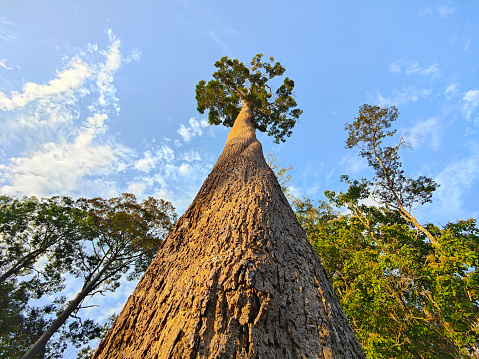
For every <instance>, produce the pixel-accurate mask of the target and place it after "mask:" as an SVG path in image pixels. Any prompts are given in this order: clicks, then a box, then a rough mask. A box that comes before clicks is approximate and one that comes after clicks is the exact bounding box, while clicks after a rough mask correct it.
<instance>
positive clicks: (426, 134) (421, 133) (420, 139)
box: [406, 117, 441, 150]
mask: <svg viewBox="0 0 479 359" xmlns="http://www.w3.org/2000/svg"><path fill="white" fill-rule="evenodd" d="M440 131H441V126H440V121H439V119H438V118H437V117H431V118H428V119H427V120H418V121H417V122H416V123H415V125H414V126H413V127H411V128H410V129H409V130H407V131H406V133H407V134H408V135H409V136H408V137H407V138H406V140H407V141H408V142H409V144H410V145H411V146H412V147H418V146H419V145H421V144H423V143H427V144H429V145H430V146H431V147H432V148H433V149H434V150H439V148H440V145H441V136H440Z"/></svg>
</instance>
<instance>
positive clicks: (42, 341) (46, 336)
mask: <svg viewBox="0 0 479 359" xmlns="http://www.w3.org/2000/svg"><path fill="white" fill-rule="evenodd" d="M114 260H115V257H114V256H113V257H111V258H110V259H109V260H108V262H106V263H105V266H104V267H103V268H102V269H101V271H100V272H98V274H97V275H96V276H95V277H94V278H93V279H92V280H90V281H89V282H88V283H87V284H86V285H85V286H84V287H83V289H82V290H81V291H80V293H78V294H77V296H76V297H75V299H73V300H72V301H71V302H70V304H68V307H67V308H66V309H65V310H64V311H63V312H62V313H61V314H60V315H59V316H58V318H57V319H55V321H54V322H53V323H52V324H51V325H50V326H49V327H48V329H47V330H46V331H45V333H43V334H42V336H41V337H40V338H39V339H38V340H37V341H36V342H35V344H33V346H32V347H31V348H30V349H29V350H28V351H27V352H26V353H25V354H24V355H23V356H22V358H21V359H34V358H35V357H36V356H37V354H38V353H39V352H41V351H42V350H43V348H44V347H45V345H46V344H47V342H48V340H50V338H51V337H52V335H53V334H55V333H56V331H57V330H58V329H59V328H60V327H61V326H62V325H63V324H64V323H65V321H66V320H67V319H68V318H69V317H70V315H71V314H72V313H73V311H74V310H75V309H77V308H78V306H79V305H80V303H81V302H82V301H83V299H85V297H86V296H87V295H88V294H90V292H91V291H92V290H93V288H95V285H96V284H97V283H98V281H99V280H100V279H101V277H102V276H103V273H105V271H106V270H107V269H108V267H109V266H110V265H111V263H112V262H113V261H114Z"/></svg>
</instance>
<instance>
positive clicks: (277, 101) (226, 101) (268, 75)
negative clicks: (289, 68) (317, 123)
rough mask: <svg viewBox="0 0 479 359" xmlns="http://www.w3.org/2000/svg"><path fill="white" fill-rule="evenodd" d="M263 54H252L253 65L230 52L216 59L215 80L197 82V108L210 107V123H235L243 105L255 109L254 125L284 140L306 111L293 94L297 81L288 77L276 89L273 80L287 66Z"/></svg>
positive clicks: (227, 124) (200, 110)
mask: <svg viewBox="0 0 479 359" xmlns="http://www.w3.org/2000/svg"><path fill="white" fill-rule="evenodd" d="M262 57H263V54H257V55H256V56H255V57H253V59H252V61H251V63H250V66H247V65H244V64H243V63H242V62H240V61H238V60H237V59H229V58H228V57H227V56H225V57H222V58H221V60H219V61H217V62H216V63H215V67H216V68H217V69H218V70H217V71H216V72H215V73H213V78H214V79H213V80H210V81H209V82H208V83H206V81H204V80H201V81H200V82H199V83H198V85H196V100H197V102H198V111H199V112H200V113H204V112H205V110H209V113H208V120H209V123H210V124H211V125H220V124H223V125H225V126H227V127H232V126H233V124H234V122H235V120H236V118H237V117H238V114H239V113H240V111H241V108H242V106H243V105H245V106H247V107H248V108H249V109H250V110H251V111H252V113H253V125H254V127H255V128H256V129H258V130H259V131H261V132H267V133H268V135H269V136H272V137H274V138H275V142H276V143H279V141H282V142H284V141H285V137H289V136H290V135H291V133H292V128H293V127H294V125H295V124H296V121H297V119H298V118H299V116H300V115H301V113H302V112H303V111H301V110H300V109H298V108H295V107H296V105H297V104H296V100H295V99H294V96H293V89H294V81H293V80H291V79H289V78H288V77H286V78H285V79H284V81H283V83H282V84H281V85H280V86H279V87H278V88H277V89H276V91H273V89H272V88H271V86H270V82H271V80H272V79H274V78H275V77H276V76H282V75H283V74H284V72H285V68H284V67H283V66H281V64H280V63H279V62H274V58H273V57H270V58H269V61H265V62H262Z"/></svg>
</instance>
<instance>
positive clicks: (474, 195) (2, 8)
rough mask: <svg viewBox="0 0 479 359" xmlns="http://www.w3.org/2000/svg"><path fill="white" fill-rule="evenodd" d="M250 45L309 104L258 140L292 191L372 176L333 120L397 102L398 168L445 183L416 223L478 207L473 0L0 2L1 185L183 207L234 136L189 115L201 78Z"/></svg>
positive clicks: (478, 33) (476, 6)
mask: <svg viewBox="0 0 479 359" xmlns="http://www.w3.org/2000/svg"><path fill="white" fill-rule="evenodd" d="M257 53H264V55H265V56H266V57H270V56H274V57H275V59H276V60H279V61H280V62H281V63H282V64H283V65H284V66H285V67H286V75H287V76H289V77H290V78H292V79H293V80H294V81H295V84H296V87H295V89H296V96H297V102H298V105H299V107H300V108H301V109H303V110H304V113H303V115H302V118H301V121H300V123H299V124H297V126H296V127H295V128H294V131H293V135H292V136H291V138H289V139H288V140H287V141H286V142H285V143H284V144H281V145H275V144H274V143H273V140H272V139H271V138H268V137H266V136H265V135H263V134H258V137H259V139H260V141H261V142H262V144H263V149H264V151H265V152H266V151H269V152H273V153H274V154H275V155H276V156H277V157H278V158H280V159H281V160H282V161H284V164H285V166H287V165H292V166H293V168H294V169H293V171H292V174H293V175H294V182H295V184H294V188H293V189H294V193H295V194H296V195H300V196H301V195H304V196H309V197H311V198H313V199H323V195H322V193H323V191H325V190H336V191H337V190H340V189H343V188H344V187H343V186H342V184H341V183H340V182H339V176H340V175H341V174H349V175H351V176H352V177H354V178H361V177H363V176H368V177H371V171H370V170H369V169H368V168H367V166H366V163H365V161H364V160H362V159H361V158H360V157H358V156H357V152H355V151H354V150H346V149H344V141H345V139H346V132H345V131H344V129H343V125H344V124H345V123H346V122H351V121H353V120H354V117H355V116H356V115H357V111H358V108H359V106H360V105H362V104H364V103H368V104H372V105H373V104H374V105H382V106H390V105H395V106H396V107H398V109H399V111H400V116H399V119H398V122H397V124H396V126H397V128H398V134H399V135H403V134H405V133H407V134H408V135H411V136H414V137H410V141H411V145H412V146H411V148H409V149H406V150H404V152H403V154H402V158H403V163H404V169H405V170H406V173H407V174H409V175H411V176H413V177H417V176H419V175H426V176H430V177H432V178H433V179H435V180H436V181H437V182H438V183H439V184H440V185H441V187H440V189H439V190H438V191H437V192H436V194H435V196H434V197H433V203H432V204H429V205H426V206H424V207H423V208H422V209H420V210H418V211H417V215H418V217H419V218H420V220H421V221H422V222H428V221H431V222H434V223H438V224H445V223H446V222H448V221H454V220H457V219H465V218H469V217H475V218H476V217H477V216H478V213H479V208H478V205H477V203H478V200H479V196H478V191H477V189H478V179H479V136H478V135H479V81H478V80H479V73H478V71H479V60H478V59H479V56H478V55H479V3H478V2H477V1H420V2H419V1H334V2H333V1H312V0H311V1H301V0H299V1H294V2H293V1H242V2H241V3H239V2H233V1H213V0H211V1H188V0H178V1H143V2H141V3H140V2H133V1H44V2H38V1H8V0H7V1H2V3H1V4H0V126H1V131H0V192H2V193H6V194H9V195H15V196H22V195H36V196H51V195H69V196H73V197H80V196H85V197H93V196H101V197H111V196H116V195H118V194H120V193H122V192H132V193H135V194H136V195H137V196H138V197H139V198H143V197H145V196H149V195H153V196H157V197H161V198H165V199H168V200H171V201H172V202H173V204H174V205H175V207H176V208H177V210H178V213H179V214H181V213H183V211H184V210H185V209H186V208H187V207H188V205H189V204H190V203H191V201H192V199H193V198H194V196H195V194H196V192H197V191H198V189H199V187H200V186H201V184H202V182H203V181H204V179H205V178H206V176H207V174H208V173H209V171H210V170H211V168H212V166H213V165H214V163H215V161H216V159H217V158H218V156H219V154H220V153H221V151H222V149H223V146H224V143H225V140H226V137H227V134H228V129H226V128H220V127H211V126H209V125H208V124H207V121H206V119H207V117H206V114H205V115H200V114H198V113H197V111H196V101H195V85H196V84H197V83H198V81H200V80H202V79H205V80H209V79H210V78H211V74H212V73H213V72H214V66H213V64H214V62H215V61H216V60H218V59H220V58H221V57H222V56H225V55H227V56H229V57H233V58H238V59H239V60H241V61H243V62H248V61H249V60H251V58H252V57H253V56H254V55H255V54H257ZM396 140H397V138H396ZM130 289H131V288H130Z"/></svg>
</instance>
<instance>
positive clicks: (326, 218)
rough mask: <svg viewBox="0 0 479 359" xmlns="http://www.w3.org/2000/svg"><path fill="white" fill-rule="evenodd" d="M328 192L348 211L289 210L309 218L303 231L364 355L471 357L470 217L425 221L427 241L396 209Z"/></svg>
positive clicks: (474, 324) (474, 340)
mask: <svg viewBox="0 0 479 359" xmlns="http://www.w3.org/2000/svg"><path fill="white" fill-rule="evenodd" d="M329 197H330V203H329V205H330V206H336V205H338V203H342V205H340V206H341V207H342V206H343V205H344V206H346V207H347V208H353V207H355V210H352V211H351V212H349V213H348V214H336V215H332V213H334V209H333V208H327V207H326V208H325V207H324V204H323V206H318V207H317V208H315V207H314V206H312V205H311V204H309V205H308V203H306V205H305V206H303V209H304V208H306V209H307V210H306V211H304V210H303V211H297V212H296V213H297V215H298V217H299V219H300V221H301V222H303V224H304V223H307V224H311V220H310V217H312V218H314V219H316V221H315V222H314V223H313V225H309V226H305V230H306V231H307V233H308V236H309V239H310V241H311V243H312V245H313V247H314V249H315V250H316V252H317V253H318V255H319V256H320V258H321V261H322V264H323V266H324V267H325V268H326V270H327V272H328V273H329V277H330V280H331V283H332V285H333V288H334V290H335V292H336V293H337V294H338V297H339V299H340V303H341V305H342V307H343V309H344V311H345V313H346V315H347V317H348V318H349V320H350V323H351V325H352V326H353V329H354V331H355V333H356V335H357V336H358V338H359V340H360V341H361V343H362V345H363V347H364V349H365V351H366V353H367V356H368V358H477V357H478V356H477V355H478V350H479V327H478V317H479V303H478V302H477V298H478V297H479V275H478V274H479V273H478V264H479V235H478V234H479V232H478V228H477V225H476V221H475V220H472V219H471V220H467V221H458V222H456V223H449V224H447V225H446V226H444V227H443V228H441V229H439V228H437V227H434V226H430V227H429V230H430V231H432V232H433V233H434V235H435V236H436V238H437V240H438V244H439V245H438V246H434V245H432V244H431V242H430V241H427V240H426V237H425V235H424V234H423V233H422V232H418V231H416V230H415V229H414V228H411V227H410V225H409V223H408V222H407V221H406V220H404V218H402V216H401V215H400V214H399V213H398V211H397V210H392V209H387V208H384V207H382V208H380V207H374V206H364V205H359V206H358V205H357V203H354V200H355V199H357V198H358V197H355V198H353V199H347V197H342V198H340V197H341V196H333V195H332V194H331V193H330V194H329ZM341 207H340V208H341ZM318 218H319V219H320V220H318Z"/></svg>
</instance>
